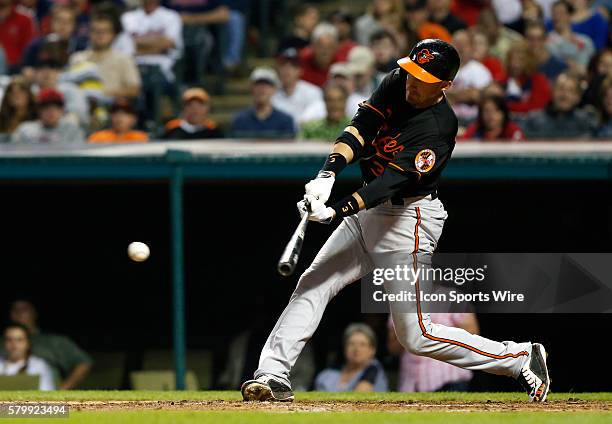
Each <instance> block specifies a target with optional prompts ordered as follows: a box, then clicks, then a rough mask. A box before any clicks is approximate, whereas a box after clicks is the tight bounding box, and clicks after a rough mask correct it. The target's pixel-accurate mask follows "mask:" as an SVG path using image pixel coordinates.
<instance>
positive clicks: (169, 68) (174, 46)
mask: <svg viewBox="0 0 612 424" xmlns="http://www.w3.org/2000/svg"><path fill="white" fill-rule="evenodd" d="M121 24H122V25H123V30H124V31H125V32H126V33H128V34H129V35H130V36H131V37H132V40H133V41H134V46H135V49H136V63H137V64H138V65H142V66H143V67H149V66H152V67H159V69H160V70H161V74H162V76H163V78H164V85H165V87H164V88H165V90H164V91H166V92H170V91H171V87H172V85H173V84H174V81H175V76H174V72H173V67H174V64H175V62H176V61H177V59H178V58H180V56H181V53H182V50H183V23H182V20H181V16H180V15H179V14H178V13H177V12H175V11H174V10H170V9H168V8H166V7H163V6H160V4H159V0H142V7H140V8H138V9H135V10H132V11H129V12H126V13H124V14H123V15H122V16H121Z"/></svg>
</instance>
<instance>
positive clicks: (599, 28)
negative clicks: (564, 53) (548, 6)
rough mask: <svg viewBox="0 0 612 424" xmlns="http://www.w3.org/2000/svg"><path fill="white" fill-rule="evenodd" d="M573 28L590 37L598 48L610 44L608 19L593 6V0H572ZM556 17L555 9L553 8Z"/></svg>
mask: <svg viewBox="0 0 612 424" xmlns="http://www.w3.org/2000/svg"><path fill="white" fill-rule="evenodd" d="M571 4H572V6H573V7H574V11H573V13H572V29H573V30H574V31H575V32H577V33H580V34H584V35H586V36H587V37H589V38H590V39H591V40H592V41H593V44H594V45H595V48H596V49H598V50H599V49H603V48H604V47H606V45H607V44H608V21H607V20H606V18H605V17H603V16H602V14H601V13H600V12H599V11H598V10H597V9H596V8H594V7H593V0H571ZM553 17H554V10H553Z"/></svg>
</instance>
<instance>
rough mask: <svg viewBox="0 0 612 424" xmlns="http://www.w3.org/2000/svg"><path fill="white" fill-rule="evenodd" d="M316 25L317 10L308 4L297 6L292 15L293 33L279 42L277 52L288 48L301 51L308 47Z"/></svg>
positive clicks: (317, 18)
mask: <svg viewBox="0 0 612 424" xmlns="http://www.w3.org/2000/svg"><path fill="white" fill-rule="evenodd" d="M318 23H319V9H317V7H316V6H314V5H312V4H309V3H302V4H299V5H298V6H297V9H296V10H295V13H293V33H292V34H291V35H289V36H287V37H285V38H283V39H282V40H281V41H280V43H279V45H278V51H279V52H282V51H284V50H287V49H290V48H294V49H296V50H301V49H303V48H304V47H306V46H308V45H309V44H310V36H311V34H312V31H313V30H314V29H315V27H316V26H317V24H318Z"/></svg>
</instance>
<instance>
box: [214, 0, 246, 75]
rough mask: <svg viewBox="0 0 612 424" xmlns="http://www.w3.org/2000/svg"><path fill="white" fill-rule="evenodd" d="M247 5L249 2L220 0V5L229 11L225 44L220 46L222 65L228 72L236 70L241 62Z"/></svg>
mask: <svg viewBox="0 0 612 424" xmlns="http://www.w3.org/2000/svg"><path fill="white" fill-rule="evenodd" d="M249 3H250V0H222V4H223V5H225V6H227V8H228V9H229V16H228V20H227V24H226V25H225V28H226V37H227V43H226V46H225V47H224V46H221V47H222V48H223V65H224V66H225V69H227V70H228V71H230V72H233V71H235V70H237V69H238V65H240V62H241V61H242V49H243V47H244V40H245V32H246V19H247V18H246V17H247V15H248V9H249V7H250V6H249Z"/></svg>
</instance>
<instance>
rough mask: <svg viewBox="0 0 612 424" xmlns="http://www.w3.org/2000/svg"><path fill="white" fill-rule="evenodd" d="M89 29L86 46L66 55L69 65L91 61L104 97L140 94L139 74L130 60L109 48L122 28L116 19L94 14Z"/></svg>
mask: <svg viewBox="0 0 612 424" xmlns="http://www.w3.org/2000/svg"><path fill="white" fill-rule="evenodd" d="M90 28H91V29H90V33H89V34H90V35H89V39H90V47H89V49H87V50H85V51H82V52H78V53H75V54H73V55H72V56H71V57H70V66H71V68H79V67H81V66H83V65H84V64H86V63H93V64H95V65H96V67H97V71H98V73H99V76H100V79H101V82H102V92H103V93H104V95H105V96H107V97H110V98H113V97H132V98H133V97H137V96H138V95H139V94H140V74H139V73H138V68H137V67H136V64H135V62H134V59H133V58H132V57H130V56H128V55H126V54H125V53H122V52H120V51H119V50H115V49H113V48H112V45H113V42H114V41H115V39H116V38H117V36H118V35H119V34H120V33H121V31H122V28H121V22H120V21H119V19H118V18H117V17H116V16H113V15H111V14H109V13H97V14H94V15H93V16H92V18H91V24H90Z"/></svg>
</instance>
